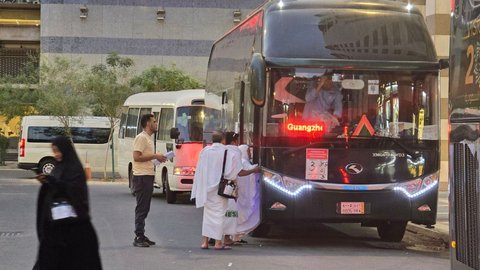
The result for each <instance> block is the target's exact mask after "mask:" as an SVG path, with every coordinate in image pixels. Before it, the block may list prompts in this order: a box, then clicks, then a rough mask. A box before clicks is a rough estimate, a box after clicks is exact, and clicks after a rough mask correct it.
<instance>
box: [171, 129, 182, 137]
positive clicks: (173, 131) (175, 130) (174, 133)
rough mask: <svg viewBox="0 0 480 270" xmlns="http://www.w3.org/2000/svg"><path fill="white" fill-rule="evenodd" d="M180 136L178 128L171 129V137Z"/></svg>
mask: <svg viewBox="0 0 480 270" xmlns="http://www.w3.org/2000/svg"><path fill="white" fill-rule="evenodd" d="M179 136H180V131H178V128H171V129H170V139H178V137H179Z"/></svg>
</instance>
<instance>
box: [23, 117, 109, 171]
mask: <svg viewBox="0 0 480 270" xmlns="http://www.w3.org/2000/svg"><path fill="white" fill-rule="evenodd" d="M71 132H72V139H73V143H74V144H75V149H76V151H77V154H78V157H79V158H80V160H81V162H82V164H83V165H84V166H85V164H86V162H87V161H88V163H89V164H90V166H91V169H92V172H102V171H103V170H104V167H105V162H107V166H108V167H107V168H109V167H111V162H112V161H111V157H110V155H107V154H106V151H107V149H108V147H109V146H108V137H109V135H110V123H109V121H108V118H107V117H92V116H88V117H87V116H86V117H74V118H73V119H72V122H71ZM20 134H21V137H20V141H19V148H18V167H19V168H21V169H25V170H29V169H32V168H35V167H37V168H39V170H41V172H43V173H45V174H49V173H50V172H51V171H52V169H53V168H54V167H55V159H54V158H53V153H52V147H51V142H52V139H53V138H55V137H56V136H58V135H62V134H65V132H64V128H63V125H62V124H61V123H60V122H59V121H58V119H57V118H55V117H54V116H44V115H35V116H25V117H23V119H22V125H21V131H20ZM106 159H107V160H106Z"/></svg>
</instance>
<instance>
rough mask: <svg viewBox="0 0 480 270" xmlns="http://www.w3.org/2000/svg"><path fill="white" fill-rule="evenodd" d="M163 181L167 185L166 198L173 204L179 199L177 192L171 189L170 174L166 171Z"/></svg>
mask: <svg viewBox="0 0 480 270" xmlns="http://www.w3.org/2000/svg"><path fill="white" fill-rule="evenodd" d="M162 181H163V183H164V186H165V198H166V199H167V203H169V204H173V203H175V202H176V201H177V193H176V192H175V191H172V190H171V189H170V184H169V183H168V176H167V173H166V172H163V180H162Z"/></svg>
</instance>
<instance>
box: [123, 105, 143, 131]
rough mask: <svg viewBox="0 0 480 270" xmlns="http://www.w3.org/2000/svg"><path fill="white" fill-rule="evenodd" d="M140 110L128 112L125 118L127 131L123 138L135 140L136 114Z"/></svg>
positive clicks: (134, 109)
mask: <svg viewBox="0 0 480 270" xmlns="http://www.w3.org/2000/svg"><path fill="white" fill-rule="evenodd" d="M139 111H140V109H138V108H130V109H129V110H128V116H127V130H126V132H125V137H129V138H135V136H136V135H137V125H138V113H139Z"/></svg>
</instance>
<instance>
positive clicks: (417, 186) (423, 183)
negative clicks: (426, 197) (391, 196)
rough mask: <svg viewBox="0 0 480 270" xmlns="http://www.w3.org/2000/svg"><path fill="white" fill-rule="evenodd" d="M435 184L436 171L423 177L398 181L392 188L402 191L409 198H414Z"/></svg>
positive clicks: (436, 180) (436, 182) (436, 179)
mask: <svg viewBox="0 0 480 270" xmlns="http://www.w3.org/2000/svg"><path fill="white" fill-rule="evenodd" d="M437 184H438V173H434V174H431V175H428V176H426V177H424V178H423V179H421V178H418V179H415V180H412V181H407V182H404V183H400V184H398V185H397V186H396V187H395V188H394V190H397V191H401V192H403V193H404V194H405V195H406V196H407V197H409V198H415V197H418V196H420V195H422V194H424V193H425V192H427V191H429V190H431V189H432V188H434V187H436V186H437Z"/></svg>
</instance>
